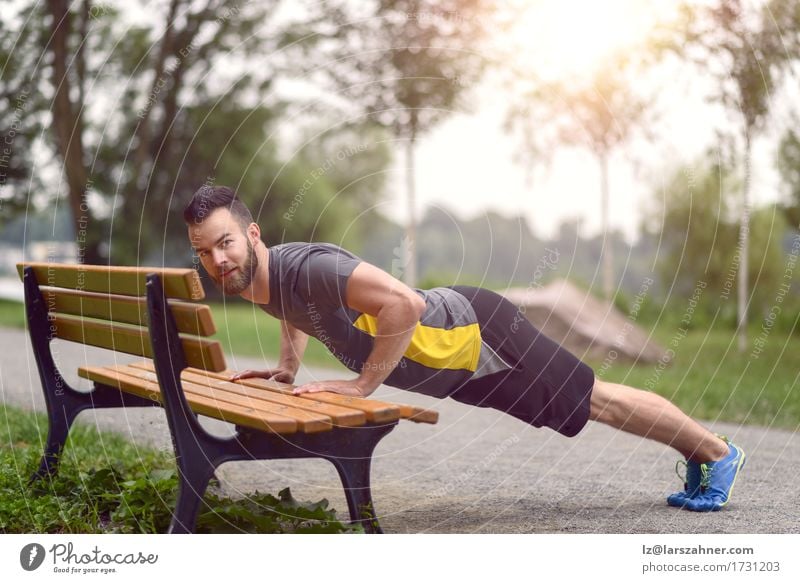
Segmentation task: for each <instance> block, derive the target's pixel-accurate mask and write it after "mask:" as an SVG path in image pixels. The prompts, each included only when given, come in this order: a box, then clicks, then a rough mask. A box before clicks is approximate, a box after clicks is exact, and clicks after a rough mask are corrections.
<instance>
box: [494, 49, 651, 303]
mask: <svg viewBox="0 0 800 583" xmlns="http://www.w3.org/2000/svg"><path fill="white" fill-rule="evenodd" d="M628 75H629V70H627V69H626V64H625V63H624V62H623V61H621V60H619V61H617V62H609V63H606V64H605V65H604V66H603V67H601V68H600V69H598V70H597V71H596V72H595V73H594V74H593V76H592V77H591V78H590V79H589V80H588V82H580V81H577V80H566V81H563V80H562V81H542V80H540V79H534V80H533V86H534V88H533V89H532V90H529V91H525V92H523V93H521V94H520V95H518V96H516V97H515V98H514V101H513V102H512V105H511V107H510V108H509V113H508V116H507V121H506V128H507V129H508V130H510V131H511V132H512V133H513V134H515V135H516V137H517V138H518V140H519V141H520V143H521V146H522V148H521V158H522V160H523V162H526V163H529V164H533V163H537V162H539V161H540V160H545V161H547V160H548V159H549V157H550V156H551V155H552V152H553V151H554V150H555V149H556V148H557V147H558V146H578V147H585V148H587V149H588V150H589V151H590V152H591V153H592V155H593V156H594V157H595V160H596V161H597V164H598V168H599V170H600V210H601V222H602V231H603V236H604V239H603V248H602V251H601V253H602V265H603V294H604V296H605V297H606V299H609V300H610V299H612V297H613V293H614V274H613V265H614V259H613V253H612V245H611V242H610V241H609V240H608V235H609V226H608V207H609V197H610V186H609V176H608V163H609V159H610V158H611V156H612V155H613V154H614V153H615V152H617V151H618V150H619V149H620V148H621V147H622V146H623V145H624V144H625V143H627V142H628V141H629V140H630V139H631V138H632V136H633V134H634V133H635V131H636V130H637V128H640V127H642V126H643V125H644V120H645V116H646V113H647V111H648V107H649V105H650V101H649V100H648V99H647V98H645V97H643V96H640V95H636V94H635V93H634V91H633V90H632V88H631V82H630V81H629V77H628Z"/></svg>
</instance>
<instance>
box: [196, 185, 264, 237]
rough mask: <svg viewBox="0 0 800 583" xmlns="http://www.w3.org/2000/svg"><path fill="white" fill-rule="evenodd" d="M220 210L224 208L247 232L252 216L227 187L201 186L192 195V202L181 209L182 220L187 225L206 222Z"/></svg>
mask: <svg viewBox="0 0 800 583" xmlns="http://www.w3.org/2000/svg"><path fill="white" fill-rule="evenodd" d="M220 208H226V209H228V210H229V211H230V213H231V215H233V217H234V218H235V219H236V222H238V223H239V225H240V226H241V227H242V230H243V231H246V230H247V227H248V226H249V225H250V223H252V222H253V215H252V214H250V209H248V208H247V207H246V206H245V204H244V203H243V202H242V201H241V199H239V197H237V196H236V194H235V193H234V192H233V190H232V189H230V188H228V187H227V186H209V185H207V184H206V185H203V186H201V187H200V188H198V189H197V192H195V193H194V194H193V195H192V200H190V201H189V204H187V205H186V208H185V209H183V220H184V221H186V223H188V224H192V223H194V224H196V225H197V224H200V223H202V222H203V221H204V220H206V219H207V218H208V217H209V215H211V213H213V212H214V211H215V210H217V209H220Z"/></svg>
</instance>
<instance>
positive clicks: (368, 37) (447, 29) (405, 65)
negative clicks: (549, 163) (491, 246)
mask: <svg viewBox="0 0 800 583" xmlns="http://www.w3.org/2000/svg"><path fill="white" fill-rule="evenodd" d="M358 6H359V8H358V9H356V13H357V15H356V14H351V16H350V21H349V23H348V22H347V21H346V20H341V21H339V22H338V27H337V28H336V30H335V31H334V32H333V33H331V36H332V37H335V38H336V40H337V42H336V43H334V44H332V45H331V56H330V60H329V62H328V63H327V64H326V65H327V66H326V69H327V73H328V74H329V77H330V80H331V81H332V85H333V86H334V87H336V88H337V90H338V91H339V92H340V93H341V96H342V97H344V98H345V99H346V100H347V103H348V104H355V106H356V107H357V109H358V111H360V112H362V113H363V114H364V115H367V116H369V118H370V119H371V120H374V121H375V122H377V123H379V124H381V125H383V126H385V127H387V128H389V129H391V130H392V132H393V133H394V135H395V136H396V137H397V138H399V140H400V141H402V143H403V144H404V146H405V157H406V194H407V199H408V213H409V219H408V223H407V227H406V240H405V242H404V244H403V245H402V247H403V248H404V249H405V250H406V251H407V256H406V258H405V260H404V263H405V265H404V268H403V269H402V271H403V273H402V276H403V279H404V280H405V281H406V283H408V284H409V285H415V284H416V283H415V282H416V279H417V259H416V249H415V241H416V224H417V218H416V200H415V199H416V185H415V160H414V153H415V148H416V144H417V140H418V139H419V137H420V136H422V135H423V134H424V133H426V132H428V131H430V129H431V128H433V127H434V126H435V125H436V124H437V123H439V122H440V121H441V120H442V119H444V118H445V117H446V116H447V115H450V114H451V113H452V112H453V110H454V109H456V108H458V107H461V106H462V103H461V99H462V98H463V95H464V92H465V90H466V89H467V88H469V87H471V86H472V85H474V84H475V83H476V82H477V80H478V79H479V78H480V75H481V73H482V72H483V67H484V59H483V57H482V55H481V54H480V48H479V47H480V42H481V41H482V39H483V38H484V36H485V32H486V26H487V19H488V16H489V14H490V9H489V7H490V3H489V2H487V1H486V0H436V1H435V0H375V1H374V2H371V3H370V4H368V5H367V6H368V7H367V8H364V7H363V5H358ZM343 12H344V13H345V14H346V13H348V10H347V9H344V10H343Z"/></svg>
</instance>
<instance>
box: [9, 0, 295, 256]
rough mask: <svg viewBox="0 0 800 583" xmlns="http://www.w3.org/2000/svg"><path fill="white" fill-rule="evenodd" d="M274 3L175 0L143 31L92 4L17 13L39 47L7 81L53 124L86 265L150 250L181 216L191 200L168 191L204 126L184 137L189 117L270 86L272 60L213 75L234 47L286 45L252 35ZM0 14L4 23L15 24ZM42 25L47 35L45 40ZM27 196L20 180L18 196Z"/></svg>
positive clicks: (58, 3) (23, 50)
mask: <svg viewBox="0 0 800 583" xmlns="http://www.w3.org/2000/svg"><path fill="white" fill-rule="evenodd" d="M278 1H279V0H271V1H270V2H266V3H260V4H259V5H257V6H256V5H255V4H254V3H250V4H245V3H241V2H235V1H234V0H202V1H197V0H169V1H168V2H165V3H163V4H161V5H160V6H157V7H156V9H155V10H154V11H153V13H152V14H151V15H150V18H151V19H152V22H149V23H147V24H133V23H132V22H131V21H130V20H129V19H128V18H126V14H125V13H124V12H122V11H121V10H118V9H117V8H115V7H113V6H112V5H111V4H110V3H95V2H93V1H92V0H79V1H77V2H69V1H68V0H48V2H46V3H44V5H41V4H40V3H38V2H33V1H32V0H31V1H28V2H26V3H25V4H24V5H22V6H21V7H20V12H21V13H24V14H27V15H28V17H27V20H25V22H24V26H23V27H22V30H21V33H20V36H23V35H27V36H28V37H33V38H35V39H36V40H37V41H38V46H36V47H33V49H32V50H31V47H30V46H22V47H20V46H17V48H16V49H15V50H14V58H15V59H16V60H17V61H19V62H20V63H27V65H28V66H16V67H13V68H11V69H10V70H11V72H12V74H11V76H9V77H6V75H5V74H4V80H5V79H8V80H9V85H8V87H12V86H14V85H20V84H22V85H23V86H28V87H30V93H31V95H32V96H33V97H32V99H31V103H32V104H39V105H41V104H44V105H43V106H40V107H39V110H38V111H36V112H35V113H36V114H38V115H40V117H41V119H43V120H46V121H47V122H48V124H49V127H48V131H47V132H46V134H45V136H46V137H47V138H48V141H47V143H45V144H43V145H45V147H47V148H48V149H50V148H51V149H52V151H53V152H54V153H55V155H56V159H57V160H58V161H59V162H60V166H61V174H62V176H63V179H64V180H63V182H64V183H65V185H66V191H67V197H66V198H67V201H68V208H69V209H70V212H71V215H72V219H73V225H74V229H75V232H76V237H77V238H78V241H79V242H80V243H82V245H81V247H82V253H81V259H84V260H87V261H92V262H99V261H101V260H106V253H104V247H107V248H109V249H108V253H110V254H111V258H112V260H113V261H115V262H130V261H133V260H138V259H140V256H141V255H143V254H145V255H146V254H147V253H148V252H151V251H153V244H154V243H155V242H156V241H157V240H158V237H157V234H158V232H159V228H163V225H162V224H161V223H160V220H159V219H161V218H164V219H166V218H167V217H169V216H170V215H171V214H175V213H176V208H174V207H177V206H178V205H172V204H171V201H173V200H174V196H175V195H176V194H177V195H180V196H183V195H185V193H184V192H181V193H175V192H174V190H173V189H172V188H171V186H173V182H174V170H175V161H176V160H180V157H181V154H182V152H183V150H184V145H185V144H187V143H190V142H191V138H192V136H193V134H194V130H195V129H196V128H192V129H191V133H188V134H186V133H184V134H180V135H179V134H178V132H177V128H179V127H185V124H182V123H181V118H183V119H184V120H185V119H186V118H187V113H186V112H187V110H188V109H189V108H191V107H197V106H199V105H200V104H208V103H215V102H217V101H218V100H219V101H225V102H226V103H235V104H241V103H243V101H244V95H245V94H246V92H247V91H248V90H249V91H251V92H252V91H253V90H259V89H260V90H262V91H264V90H266V89H267V88H268V84H269V81H270V80H271V78H272V75H273V74H274V66H273V67H271V66H270V65H269V64H268V63H265V62H262V63H261V64H260V67H259V69H260V71H261V72H260V73H259V74H258V75H254V74H253V73H252V72H251V71H248V70H245V71H244V72H242V73H241V74H240V75H238V77H237V78H234V79H233V80H231V79H229V78H228V79H226V78H224V76H221V75H219V74H217V75H213V74H210V75H209V78H208V79H206V75H207V74H208V73H209V71H210V70H213V67H214V65H216V64H217V63H218V62H220V61H221V59H223V58H224V56H225V55H226V54H227V53H228V52H229V51H231V50H232V49H234V48H237V49H238V50H245V51H246V50H257V49H260V50H262V51H263V52H264V53H265V54H270V53H271V52H272V51H274V49H276V48H277V47H279V46H280V44H281V42H283V40H284V38H285V37H284V35H283V34H282V33H281V30H280V29H277V30H276V32H275V34H274V36H271V37H270V38H267V39H265V38H264V37H263V36H261V35H255V34H253V32H254V31H255V29H256V27H257V26H260V25H262V24H263V23H264V22H265V21H266V22H268V21H269V18H268V17H269V16H270V14H271V11H274V9H275V8H276V6H277V4H278ZM159 10H160V11H159ZM2 18H3V23H4V25H7V23H11V22H14V19H13V17H9V16H8V15H7V14H4V15H3V17H2ZM39 23H42V26H43V28H44V34H41V33H37V31H38V28H37V27H38V26H40V25H39ZM28 29H29V30H28ZM28 51H30V53H29V54H30V55H32V56H31V57H27V55H28ZM251 69H252V68H251ZM5 72H6V71H4V73H5ZM44 96H48V97H51V98H52V99H51V100H50V102H49V103H48V102H47V100H46V98H45V97H44ZM34 109H35V108H33V107H32V108H31V110H32V111H31V115H34V111H33V110H34ZM48 118H49V119H48ZM22 174H29V173H28V172H22ZM204 178H205V176H202V177H199V182H200V183H202V181H203V179H204ZM195 187H196V184H195ZM51 190H52V189H51ZM30 192H31V191H28V190H27V189H25V187H24V186H23V185H19V186H18V187H17V188H16V190H15V196H16V197H17V198H24V197H27V195H29V194H30ZM56 196H57V194H56ZM56 196H53V195H51V198H56ZM109 215H110V216H109ZM154 217H155V218H156V220H153V218H154ZM106 236H108V237H109V241H108V243H104V241H103V239H104V238H105V237H106ZM111 236H113V237H114V239H113V240H114V242H115V244H114V245H110V243H111V239H110V237H111Z"/></svg>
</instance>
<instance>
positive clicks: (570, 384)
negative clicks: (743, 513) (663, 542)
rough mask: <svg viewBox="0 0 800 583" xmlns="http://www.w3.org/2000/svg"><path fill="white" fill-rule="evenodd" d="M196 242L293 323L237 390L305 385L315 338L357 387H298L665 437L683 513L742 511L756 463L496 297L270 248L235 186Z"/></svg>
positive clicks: (349, 259) (208, 210)
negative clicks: (733, 503)
mask: <svg viewBox="0 0 800 583" xmlns="http://www.w3.org/2000/svg"><path fill="white" fill-rule="evenodd" d="M184 219H185V221H186V223H187V225H188V229H189V239H190V241H191V244H192V247H193V248H194V250H195V253H196V254H197V255H198V256H199V258H200V261H201V263H202V265H203V267H204V269H205V270H206V271H207V272H208V274H209V276H210V277H211V279H212V280H213V281H214V282H215V283H216V284H217V285H218V286H219V287H220V288H221V289H222V290H223V292H224V293H225V294H229V295H239V296H241V297H243V298H245V299H246V300H249V301H251V302H253V303H255V304H257V305H258V306H259V307H260V308H261V309H263V310H264V311H265V312H267V313H268V314H270V315H272V316H274V317H276V318H279V319H280V320H281V321H282V326H281V330H282V333H281V348H280V357H279V360H278V365H277V366H276V367H275V368H270V369H267V370H260V371H244V372H241V373H238V374H237V375H234V377H233V378H232V380H237V379H244V378H249V377H261V378H271V379H274V380H276V381H280V382H284V383H293V382H294V379H295V375H296V374H297V370H298V369H299V367H300V361H301V358H302V356H303V352H304V351H305V348H306V344H307V342H308V337H309V336H314V337H315V338H317V339H318V340H320V341H321V342H322V343H323V344H325V346H326V347H327V348H328V350H330V351H331V352H332V353H333V355H334V356H335V357H336V358H337V359H338V360H339V361H340V362H342V363H343V364H344V365H345V366H346V367H347V368H348V369H350V370H351V371H353V372H355V373H357V376H356V377H355V378H351V379H347V380H326V381H317V382H313V383H308V384H306V385H303V386H300V387H296V388H295V389H294V393H295V394H298V395H299V394H303V393H315V392H319V391H330V392H334V393H341V394H343V395H351V396H356V397H367V396H369V395H370V394H371V393H372V392H373V391H375V389H377V388H378V386H380V385H381V384H382V383H386V384H387V385H391V386H394V387H399V388H402V389H406V390H410V391H416V392H420V393H424V394H426V395H431V396H434V397H438V398H445V397H450V398H452V399H455V400H457V401H460V402H462V403H468V404H471V405H476V406H479V407H492V408H494V409H498V410H501V411H503V412H505V413H508V414H509V415H512V416H514V417H516V418H518V419H520V420H522V421H525V422H526V423H530V424H531V425H534V426H536V427H541V426H544V425H546V426H548V427H550V428H552V429H554V430H555V431H558V432H559V433H561V434H563V435H566V436H568V437H571V436H574V435H575V434H577V433H578V432H579V431H580V430H581V429H582V428H583V427H584V426H585V425H586V422H587V421H588V420H589V419H591V420H593V421H598V422H600V423H605V424H607V425H610V426H612V427H615V428H618V429H622V430H623V431H627V432H630V433H633V434H636V435H640V436H642V437H647V438H650V439H654V440H657V441H659V442H661V443H664V444H666V445H669V446H671V447H673V448H675V449H676V450H677V451H678V452H680V453H681V454H682V455H683V456H684V458H685V459H686V474H687V475H686V479H685V484H684V489H683V491H680V492H677V493H675V494H672V495H670V496H669V497H668V499H667V502H668V504H669V505H671V506H677V507H683V508H686V509H689V510H693V511H698V512H705V511H711V510H720V509H721V508H722V507H723V506H725V505H726V504H727V503H728V501H729V500H730V497H731V494H732V492H733V486H734V483H735V481H736V477H737V475H738V473H739V470H741V468H742V467H743V466H744V461H745V454H744V452H743V451H742V450H741V449H740V448H738V447H737V446H735V445H734V444H733V443H731V442H730V441H729V440H728V439H727V438H725V437H722V436H717V435H714V434H713V433H711V432H709V431H708V430H707V429H705V428H703V427H702V426H701V425H699V424H698V423H697V422H695V421H693V420H692V419H691V418H689V417H687V416H686V415H685V414H684V413H682V412H681V411H680V410H679V409H678V408H677V407H676V406H674V405H673V404H671V403H670V402H669V401H667V400H666V399H664V398H662V397H660V396H658V395H656V394H654V393H650V392H647V391H641V390H638V389H634V388H631V387H627V386H624V385H619V384H615V383H609V382H605V381H601V380H599V379H595V377H594V373H593V372H592V370H591V369H590V368H589V367H588V366H587V365H586V364H584V363H583V362H581V361H579V360H578V359H577V358H575V357H574V356H573V355H572V354H571V353H569V352H568V351H566V350H565V349H563V348H561V347H560V346H559V345H557V344H556V343H554V342H553V341H551V340H550V339H548V338H547V337H545V336H544V335H543V334H541V333H540V332H539V331H538V330H537V329H536V328H535V327H533V326H532V325H531V324H529V323H528V321H527V320H523V321H522V322H520V319H519V318H517V317H516V316H517V314H518V312H517V308H516V307H515V306H514V305H513V304H511V303H510V302H508V301H507V300H505V299H504V298H502V297H501V296H499V295H497V294H495V293H494V292H491V291H489V290H485V289H481V288H476V287H468V286H453V287H441V288H434V289H431V290H419V289H411V288H409V287H407V286H406V285H404V284H403V283H401V282H400V281H398V280H396V279H395V278H393V277H392V276H391V275H389V274H388V273H386V272H384V271H382V270H380V269H378V268H377V267H374V266H373V265H370V264H369V263H366V262H364V261H361V260H360V259H359V258H358V257H356V256H355V255H353V254H352V253H349V252H348V251H346V250H344V249H341V248H340V247H337V246H335V245H331V244H327V243H284V244H281V245H275V246H273V247H270V248H267V247H266V245H264V243H263V242H262V241H261V231H260V229H259V226H258V225H257V224H256V223H254V222H253V218H252V215H251V214H250V211H249V210H248V209H247V207H246V206H245V205H244V204H243V203H242V202H241V201H240V200H239V199H238V198H237V197H236V196H235V195H234V193H233V191H232V190H231V189H230V188H227V187H224V186H219V187H211V186H204V187H202V188H200V189H199V190H198V191H197V192H196V193H195V194H194V196H193V197H192V200H191V201H190V202H189V204H188V205H187V207H186V209H185V211H184Z"/></svg>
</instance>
